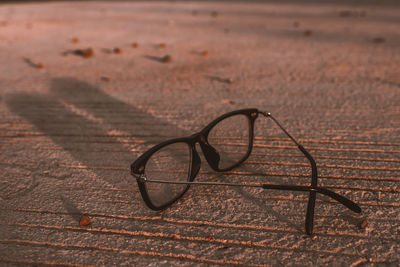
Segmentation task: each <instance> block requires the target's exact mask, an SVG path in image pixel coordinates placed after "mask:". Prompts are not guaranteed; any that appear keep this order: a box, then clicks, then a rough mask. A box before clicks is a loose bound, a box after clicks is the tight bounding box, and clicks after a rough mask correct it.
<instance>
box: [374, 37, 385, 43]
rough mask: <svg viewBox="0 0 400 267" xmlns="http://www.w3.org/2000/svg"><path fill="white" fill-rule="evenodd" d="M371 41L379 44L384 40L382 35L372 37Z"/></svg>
mask: <svg viewBox="0 0 400 267" xmlns="http://www.w3.org/2000/svg"><path fill="white" fill-rule="evenodd" d="M372 42H374V43H376V44H381V43H384V42H385V38H383V37H376V38H374V39H372Z"/></svg>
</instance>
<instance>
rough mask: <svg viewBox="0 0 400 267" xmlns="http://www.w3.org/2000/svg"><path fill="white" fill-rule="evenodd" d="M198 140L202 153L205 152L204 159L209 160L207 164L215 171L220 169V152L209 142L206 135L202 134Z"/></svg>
mask: <svg viewBox="0 0 400 267" xmlns="http://www.w3.org/2000/svg"><path fill="white" fill-rule="evenodd" d="M198 140H199V144H200V147H201V151H202V152H203V154H204V157H205V158H206V160H207V163H208V164H209V165H210V166H211V168H212V169H213V170H215V171H217V170H218V169H219V168H218V165H219V161H220V156H219V153H218V151H217V150H216V149H215V148H214V147H213V146H211V145H210V144H209V143H208V142H207V140H206V138H205V137H204V135H202V134H200V135H199V139H198Z"/></svg>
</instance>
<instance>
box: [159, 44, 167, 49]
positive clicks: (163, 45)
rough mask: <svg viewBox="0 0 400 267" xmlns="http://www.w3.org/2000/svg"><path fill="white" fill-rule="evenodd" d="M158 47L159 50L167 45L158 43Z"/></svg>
mask: <svg viewBox="0 0 400 267" xmlns="http://www.w3.org/2000/svg"><path fill="white" fill-rule="evenodd" d="M158 47H159V48H166V47H167V45H166V44H165V43H159V44H158Z"/></svg>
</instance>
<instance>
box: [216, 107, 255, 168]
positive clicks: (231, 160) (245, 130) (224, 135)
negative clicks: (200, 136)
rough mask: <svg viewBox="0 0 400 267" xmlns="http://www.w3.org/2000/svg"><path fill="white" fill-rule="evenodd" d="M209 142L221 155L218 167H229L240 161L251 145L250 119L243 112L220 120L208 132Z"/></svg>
mask: <svg viewBox="0 0 400 267" xmlns="http://www.w3.org/2000/svg"><path fill="white" fill-rule="evenodd" d="M208 143H209V144H210V145H211V146H213V147H214V148H215V149H216V150H217V152H218V153H219V156H220V161H219V165H218V167H219V168H220V169H221V170H222V169H227V168H230V167H232V166H234V165H235V164H237V163H238V162H240V161H241V160H242V159H243V158H244V157H245V156H246V155H247V152H248V150H249V146H250V121H249V118H248V117H247V116H245V115H243V114H238V115H234V116H231V117H228V118H226V119H223V120H222V121H220V122H218V124H217V125H215V126H214V127H213V128H212V129H211V130H210V132H209V134H208Z"/></svg>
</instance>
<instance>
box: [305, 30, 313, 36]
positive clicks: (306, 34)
mask: <svg viewBox="0 0 400 267" xmlns="http://www.w3.org/2000/svg"><path fill="white" fill-rule="evenodd" d="M304 35H305V36H311V35H312V31H311V30H305V31H304Z"/></svg>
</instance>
